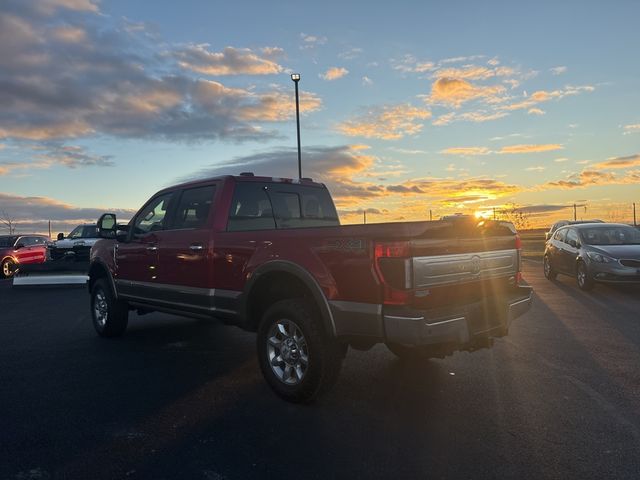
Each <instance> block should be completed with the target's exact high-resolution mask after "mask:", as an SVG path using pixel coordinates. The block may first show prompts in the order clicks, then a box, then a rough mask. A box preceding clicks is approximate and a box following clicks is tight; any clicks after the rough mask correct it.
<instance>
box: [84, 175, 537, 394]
mask: <svg viewBox="0 0 640 480" xmlns="http://www.w3.org/2000/svg"><path fill="white" fill-rule="evenodd" d="M98 228H99V231H100V235H101V236H102V237H103V238H105V239H104V240H100V241H98V242H97V243H96V245H95V246H94V247H93V248H92V251H91V266H90V271H89V290H90V294H91V313H92V318H93V323H94V326H95V328H96V330H97V332H98V334H99V335H101V336H105V337H112V336H119V335H122V334H123V333H124V331H125V329H126V328H127V323H128V313H129V311H131V310H137V311H138V312H139V313H146V312H149V311H161V312H168V313H173V314H177V315H182V316H188V317H197V318H217V319H220V320H222V321H224V322H226V323H229V324H235V325H238V326H240V327H242V328H244V329H246V330H250V331H254V332H257V349H258V358H259V363H260V367H261V369H262V373H263V374H264V377H265V378H266V380H267V382H268V383H269V385H270V386H271V387H272V388H273V390H275V392H276V393H277V394H279V395H280V396H281V397H283V398H285V399H286V400H289V401H293V402H308V401H311V400H313V399H314V398H316V397H317V396H318V395H319V394H320V393H321V392H323V391H325V390H326V389H328V388H329V387H331V385H332V384H333V383H334V382H335V381H336V379H337V376H338V373H339V371H340V367H341V364H342V360H343V358H344V356H345V354H346V351H347V348H348V346H351V347H352V348H357V349H368V348H370V347H372V346H373V345H375V344H376V343H380V342H384V343H385V344H386V345H387V346H388V347H389V349H390V350H391V351H392V352H393V353H395V354H396V355H398V356H400V357H403V358H406V359H424V358H429V357H434V356H437V357H442V356H444V355H448V354H451V353H453V352H455V351H457V350H473V349H476V348H478V347H479V346H482V345H485V346H486V345H487V344H490V343H491V341H492V337H497V336H503V335H505V334H506V333H507V331H508V327H509V324H510V322H511V321H512V320H513V319H514V318H516V317H518V316H519V315H521V314H523V313H524V312H525V311H527V310H528V309H529V307H530V304H531V288H530V287H528V286H526V285H522V279H521V273H520V239H519V237H518V235H517V233H516V231H515V229H514V227H513V225H511V224H510V223H508V222H494V221H485V222H482V221H481V222H478V221H474V220H471V219H468V218H461V219H458V218H451V219H445V220H440V221H433V222H401V223H387V224H370V225H346V226H341V225H340V223H339V220H338V215H337V213H336V209H335V206H334V204H333V201H332V199H331V196H330V194H329V191H328V190H327V188H326V187H325V186H324V185H323V184H320V183H316V182H313V181H311V180H309V179H301V180H289V179H279V178H270V177H257V176H253V174H250V173H244V174H241V175H240V176H223V177H216V178H210V179H206V180H200V181H195V182H191V183H186V184H182V185H177V186H173V187H170V188H166V189H164V190H161V191H160V192H158V193H157V194H156V195H154V196H153V197H152V198H151V200H149V201H148V202H147V203H146V204H145V205H144V206H143V207H142V208H141V209H140V211H139V212H138V213H137V214H136V215H135V216H134V217H133V219H132V220H131V221H130V222H129V223H128V225H118V224H117V222H116V218H115V215H114V214H110V213H108V214H104V215H103V216H102V217H100V220H99V221H98Z"/></svg>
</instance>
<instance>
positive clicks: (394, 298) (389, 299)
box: [374, 242, 413, 305]
mask: <svg viewBox="0 0 640 480" xmlns="http://www.w3.org/2000/svg"><path fill="white" fill-rule="evenodd" d="M374 255H375V269H376V272H377V274H378V277H379V279H380V282H381V283H382V287H383V296H384V300H383V303H385V304H387V305H401V304H405V303H407V302H408V301H409V298H410V297H411V291H410V289H411V288H412V287H413V269H412V262H411V249H410V246H409V242H381V243H376V245H375V249H374Z"/></svg>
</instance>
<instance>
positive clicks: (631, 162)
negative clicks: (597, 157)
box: [591, 153, 640, 170]
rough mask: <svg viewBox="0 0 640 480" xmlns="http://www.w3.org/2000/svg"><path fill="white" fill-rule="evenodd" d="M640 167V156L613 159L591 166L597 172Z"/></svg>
mask: <svg viewBox="0 0 640 480" xmlns="http://www.w3.org/2000/svg"><path fill="white" fill-rule="evenodd" d="M630 167H640V154H638V153H636V154H635V155H629V156H626V157H612V158H609V159H607V160H606V161H604V162H600V163H596V164H594V165H592V166H591V168H595V169H597V170H605V169H617V168H630Z"/></svg>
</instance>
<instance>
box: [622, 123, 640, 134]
mask: <svg viewBox="0 0 640 480" xmlns="http://www.w3.org/2000/svg"><path fill="white" fill-rule="evenodd" d="M638 132H640V123H634V124H631V125H625V126H624V134H625V135H629V134H630V133H638Z"/></svg>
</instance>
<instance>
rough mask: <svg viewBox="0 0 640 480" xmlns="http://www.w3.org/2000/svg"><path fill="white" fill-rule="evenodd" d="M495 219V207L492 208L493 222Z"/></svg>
mask: <svg viewBox="0 0 640 480" xmlns="http://www.w3.org/2000/svg"><path fill="white" fill-rule="evenodd" d="M495 219H496V207H493V220H495Z"/></svg>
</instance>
